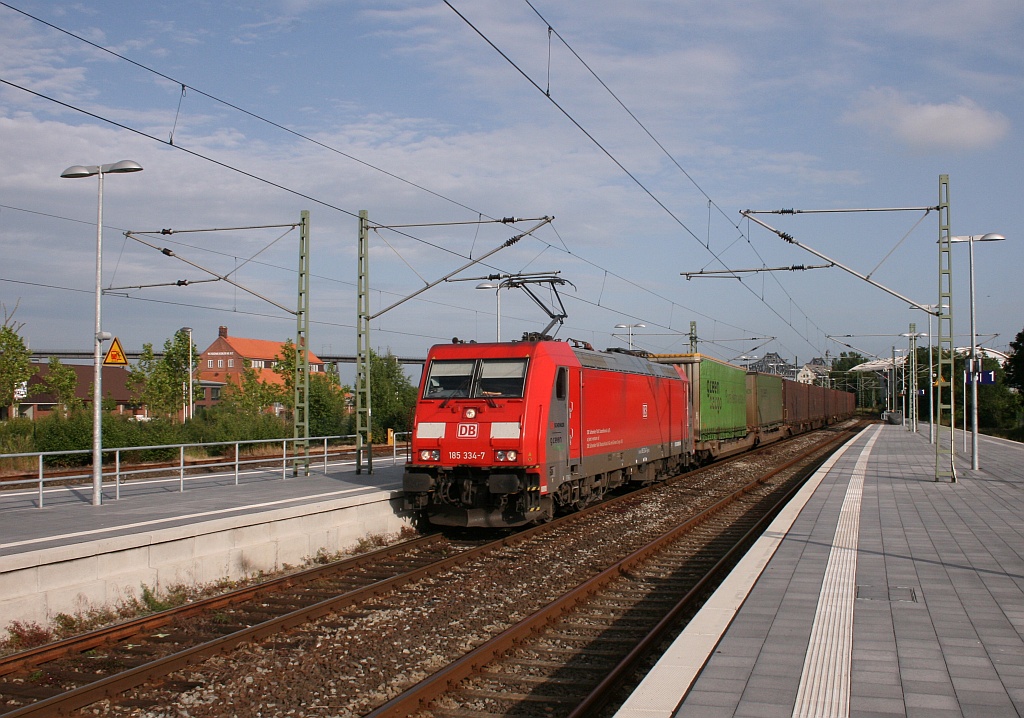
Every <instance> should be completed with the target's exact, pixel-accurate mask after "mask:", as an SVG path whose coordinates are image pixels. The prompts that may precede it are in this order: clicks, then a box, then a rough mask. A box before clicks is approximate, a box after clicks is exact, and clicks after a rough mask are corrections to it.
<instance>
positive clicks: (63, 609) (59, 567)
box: [0, 492, 408, 630]
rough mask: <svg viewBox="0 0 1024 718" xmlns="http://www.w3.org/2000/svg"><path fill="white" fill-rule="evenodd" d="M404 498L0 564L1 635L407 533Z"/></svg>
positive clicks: (382, 497) (112, 541)
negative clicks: (17, 626)
mask: <svg viewBox="0 0 1024 718" xmlns="http://www.w3.org/2000/svg"><path fill="white" fill-rule="evenodd" d="M400 510H401V494H400V493H392V492H377V493H374V494H370V495H364V496H359V497H355V498H345V499H337V500H333V501H325V502H322V503H317V504H309V505H304V506H296V507H292V508H287V509H277V510H274V511H269V512H264V513H259V514H246V515H240V516H236V517H231V518H223V519H218V520H215V521H208V522H204V523H197V524H187V525H183V526H177V527H173V528H166V529H161V530H157V531H151V532H146V533H137V534H129V535H123V536H116V537H112V538H107V539H101V540H97V541H90V542H85V543H80V544H77V545H72V546H62V547H58V548H52V549H43V550H39V551H31V552H26V553H21V554H15V555H11V556H3V557H0V630H2V629H3V628H5V627H7V626H8V625H9V624H10V623H11V622H12V621H22V622H29V621H35V622H38V623H42V624H44V625H45V624H46V623H48V622H49V621H50V620H51V619H53V618H54V617H55V616H56V615H57V614H59V613H66V614H76V613H79V612H84V611H87V610H89V609H91V608H99V607H113V606H115V605H116V604H117V603H118V602H120V601H123V600H125V599H127V598H130V597H133V596H134V597H137V596H139V595H140V594H141V592H142V586H143V585H146V586H148V587H149V588H151V589H154V590H156V591H157V592H161V591H165V590H166V589H167V588H168V587H171V586H175V585H180V584H186V585H198V584H206V583H212V582H215V581H219V580H221V579H225V578H228V579H241V578H244V577H246V576H249V575H252V574H254V573H257V572H259V571H267V572H270V571H276V570H279V569H281V568H283V567H284V566H285V565H286V564H290V565H292V566H299V565H302V564H303V563H304V562H305V561H306V559H308V558H310V557H313V556H315V555H316V554H317V552H318V551H321V550H323V551H325V552H328V553H335V552H338V551H343V550H346V549H349V548H352V547H353V546H355V545H356V544H357V543H358V542H359V541H360V539H363V538H365V537H367V536H371V535H381V534H391V533H397V532H399V531H401V530H402V528H404V527H406V526H408V523H407V522H406V521H404V520H403V519H402V518H401V516H400Z"/></svg>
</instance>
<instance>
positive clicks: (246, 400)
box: [218, 359, 282, 417]
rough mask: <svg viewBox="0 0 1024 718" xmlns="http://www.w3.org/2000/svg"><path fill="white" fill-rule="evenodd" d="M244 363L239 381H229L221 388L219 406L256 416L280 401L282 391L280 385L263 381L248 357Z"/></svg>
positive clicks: (226, 409) (222, 408) (223, 408)
mask: <svg viewBox="0 0 1024 718" xmlns="http://www.w3.org/2000/svg"><path fill="white" fill-rule="evenodd" d="M244 364H245V367H244V368H243V369H242V373H241V377H240V379H239V383H238V384H230V383H229V384H228V385H227V386H225V387H224V388H223V389H221V391H220V403H219V406H218V408H219V409H221V410H224V411H233V412H236V413H239V414H242V415H245V416H250V417H254V416H258V415H260V414H262V413H264V412H265V411H266V410H267V409H269V408H270V407H271V406H273V405H274V404H277V403H278V402H280V401H281V399H282V395H281V394H282V392H281V390H280V389H279V388H278V387H276V386H271V385H270V384H267V383H265V382H263V381H262V380H261V379H260V375H259V372H258V371H256V370H255V369H253V368H252V363H251V362H250V361H249V360H248V359H245V360H244Z"/></svg>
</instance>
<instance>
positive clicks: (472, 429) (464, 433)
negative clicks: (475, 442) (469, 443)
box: [456, 424, 480, 439]
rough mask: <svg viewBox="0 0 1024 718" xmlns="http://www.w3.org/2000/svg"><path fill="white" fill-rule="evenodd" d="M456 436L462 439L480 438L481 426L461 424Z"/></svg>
mask: <svg viewBox="0 0 1024 718" xmlns="http://www.w3.org/2000/svg"><path fill="white" fill-rule="evenodd" d="M456 436H458V437H459V438H460V439H475V438H477V437H478V436H480V425H479V424H459V429H458V431H457V432H456Z"/></svg>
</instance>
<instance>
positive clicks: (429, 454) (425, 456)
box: [420, 449, 441, 461]
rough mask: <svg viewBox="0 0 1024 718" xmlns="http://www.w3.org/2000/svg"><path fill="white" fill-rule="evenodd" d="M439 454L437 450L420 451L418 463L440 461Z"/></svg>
mask: <svg viewBox="0 0 1024 718" xmlns="http://www.w3.org/2000/svg"><path fill="white" fill-rule="evenodd" d="M440 460H441V452H440V451H439V450H437V449H422V450H421V451H420V461H440Z"/></svg>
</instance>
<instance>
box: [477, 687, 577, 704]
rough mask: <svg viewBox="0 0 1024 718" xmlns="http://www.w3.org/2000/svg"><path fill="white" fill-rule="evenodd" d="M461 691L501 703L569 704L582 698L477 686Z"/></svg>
mask: <svg viewBox="0 0 1024 718" xmlns="http://www.w3.org/2000/svg"><path fill="white" fill-rule="evenodd" d="M459 693H460V695H464V696H468V697H469V698H479V699H481V700H489V701H493V702H495V703H498V704H501V705H506V704H508V703H565V704H567V705H569V704H573V705H575V704H576V703H579V700H580V699H579V696H560V695H551V694H545V695H533V694H530V693H507V692H505V691H502V692H500V693H498V692H495V691H488V690H481V689H477V688H467V689H466V690H463V691H459Z"/></svg>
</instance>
